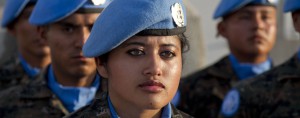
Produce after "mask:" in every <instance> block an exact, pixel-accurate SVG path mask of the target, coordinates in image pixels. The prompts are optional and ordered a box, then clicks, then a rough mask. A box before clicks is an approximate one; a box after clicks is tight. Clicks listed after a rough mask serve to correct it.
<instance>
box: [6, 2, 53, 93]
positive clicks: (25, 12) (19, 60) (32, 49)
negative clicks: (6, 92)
mask: <svg viewBox="0 0 300 118" xmlns="http://www.w3.org/2000/svg"><path fill="white" fill-rule="evenodd" d="M36 1H37V0H7V1H6V5H5V8H4V13H3V19H2V24H1V25H2V27H5V28H7V31H8V32H9V33H10V34H12V35H13V36H14V37H15V38H16V40H17V46H18V56H16V55H13V56H12V57H10V58H11V60H9V61H8V62H6V63H5V64H4V65H2V66H1V67H0V90H3V89H5V88H8V87H11V86H15V85H18V84H24V83H28V82H29V80H33V79H34V78H37V77H38V76H39V75H40V73H41V71H43V69H44V68H46V67H47V66H48V65H49V63H50V62H51V59H50V49H49V46H48V45H46V42H45V41H44V40H41V39H40V38H39V37H38V34H37V27H36V26H34V25H31V24H29V22H28V21H29V16H30V14H31V12H32V10H33V8H34V6H35V3H36Z"/></svg>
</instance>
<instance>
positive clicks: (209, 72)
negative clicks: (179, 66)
mask: <svg viewBox="0 0 300 118" xmlns="http://www.w3.org/2000/svg"><path fill="white" fill-rule="evenodd" d="M228 66H229V60H228V57H224V58H222V59H221V60H219V61H218V62H216V63H214V64H212V65H210V66H208V67H205V68H203V69H200V70H197V71H195V72H193V73H192V74H189V75H188V76H186V77H183V78H182V80H181V83H182V85H189V84H193V85H195V86H196V85H198V84H205V85H207V83H211V82H212V81H213V82H216V81H218V80H219V78H230V77H231V76H232V74H231V73H229V71H231V70H228V68H229V67H228ZM214 80H216V81H214ZM221 80H223V79H221Z"/></svg>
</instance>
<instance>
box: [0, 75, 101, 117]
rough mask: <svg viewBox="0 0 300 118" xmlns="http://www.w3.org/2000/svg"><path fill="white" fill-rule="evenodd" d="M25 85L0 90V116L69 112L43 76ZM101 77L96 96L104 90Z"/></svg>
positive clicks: (28, 115)
mask: <svg viewBox="0 0 300 118" xmlns="http://www.w3.org/2000/svg"><path fill="white" fill-rule="evenodd" d="M41 77H42V78H37V79H35V80H34V81H31V82H30V83H29V84H27V85H18V86H14V87H10V88H8V89H6V90H3V91H1V92H0V98H1V99H0V118H61V117H63V116H65V115H67V114H69V112H68V111H67V109H66V108H65V107H64V105H63V104H62V102H61V101H60V100H59V99H58V98H57V97H56V96H55V95H54V93H52V91H51V90H50V89H49V88H48V86H47V80H46V79H45V78H44V77H47V75H45V76H41ZM102 80H103V79H101V88H99V90H98V92H97V94H96V96H98V95H100V94H101V93H102V92H103V91H106V82H105V81H102Z"/></svg>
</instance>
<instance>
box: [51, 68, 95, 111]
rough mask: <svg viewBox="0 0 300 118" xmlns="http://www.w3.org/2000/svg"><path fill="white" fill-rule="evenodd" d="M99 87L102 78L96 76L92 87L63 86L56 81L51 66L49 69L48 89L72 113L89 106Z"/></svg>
mask: <svg viewBox="0 0 300 118" xmlns="http://www.w3.org/2000/svg"><path fill="white" fill-rule="evenodd" d="M99 85H100V77H99V76H98V75H96V76H95V80H94V82H93V83H92V86H91V87H68V86H62V85H61V84H59V83H58V82H57V81H56V78H55V75H54V72H53V68H52V66H51V65H50V67H49V69H48V87H49V88H50V90H52V92H53V93H54V94H55V95H56V96H57V97H58V98H59V99H60V100H61V101H62V103H63V104H64V105H65V106H66V108H67V109H68V111H70V112H73V111H75V110H77V109H79V108H81V107H83V106H85V105H87V104H89V103H90V102H91V101H92V100H93V99H94V97H95V95H96V93H97V90H98V88H99Z"/></svg>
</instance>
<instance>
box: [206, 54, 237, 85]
mask: <svg viewBox="0 0 300 118" xmlns="http://www.w3.org/2000/svg"><path fill="white" fill-rule="evenodd" d="M208 73H209V74H211V75H213V76H217V77H218V78H223V79H233V80H237V75H236V74H235V73H234V71H233V68H232V65H231V62H230V60H229V56H225V57H223V58H222V59H221V60H219V61H218V62H217V63H215V64H213V65H212V66H210V67H208Z"/></svg>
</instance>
